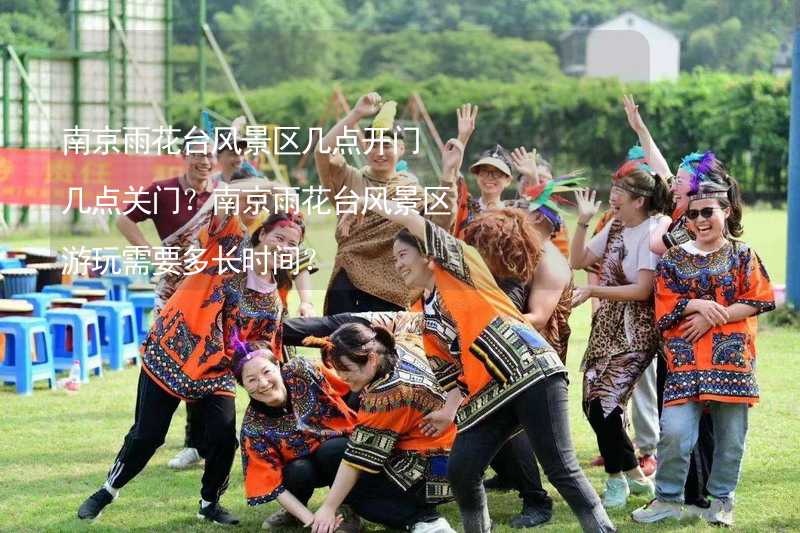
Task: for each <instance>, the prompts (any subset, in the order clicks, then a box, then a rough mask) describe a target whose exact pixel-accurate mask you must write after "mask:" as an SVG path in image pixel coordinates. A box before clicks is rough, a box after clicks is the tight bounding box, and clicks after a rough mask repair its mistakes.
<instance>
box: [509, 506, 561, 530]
mask: <svg viewBox="0 0 800 533" xmlns="http://www.w3.org/2000/svg"><path fill="white" fill-rule="evenodd" d="M551 518H553V511H552V510H550V509H543V508H541V507H528V506H527V505H526V506H523V507H522V512H521V513H520V514H518V515H516V516H515V517H513V518H512V519H511V521H510V522H509V523H508V525H509V526H511V527H513V528H514V529H524V528H529V527H536V526H541V525H542V524H546V523H547V522H549V521H550V519H551Z"/></svg>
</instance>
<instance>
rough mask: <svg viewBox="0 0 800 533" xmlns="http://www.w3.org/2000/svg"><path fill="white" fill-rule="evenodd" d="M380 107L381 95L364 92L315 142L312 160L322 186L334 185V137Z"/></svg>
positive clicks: (340, 134)
mask: <svg viewBox="0 0 800 533" xmlns="http://www.w3.org/2000/svg"><path fill="white" fill-rule="evenodd" d="M380 107H381V96H380V95H379V94H378V93H374V92H373V93H369V94H365V95H364V96H362V97H361V98H359V99H358V102H357V103H356V105H355V107H353V109H352V110H351V111H350V112H349V113H348V114H347V115H345V117H344V118H343V119H342V120H340V121H339V122H337V123H336V125H334V126H333V127H332V128H331V129H330V130H329V131H328V133H326V134H325V136H324V137H323V138H322V139H320V141H319V143H317V149H316V150H314V162H315V163H316V165H317V173H318V174H319V179H320V182H321V184H322V186H323V187H327V188H333V187H334V186H335V184H334V183H333V182H332V180H331V179H330V177H331V157H333V149H334V148H335V147H336V138H337V137H341V136H342V135H343V134H344V131H345V129H346V128H347V129H353V128H355V127H356V126H358V122H359V121H360V120H361V119H363V118H365V117H371V116H372V115H374V114H375V113H377V112H378V110H379V109H380ZM335 192H337V191H335Z"/></svg>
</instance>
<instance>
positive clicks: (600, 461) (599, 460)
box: [589, 455, 606, 466]
mask: <svg viewBox="0 0 800 533" xmlns="http://www.w3.org/2000/svg"><path fill="white" fill-rule="evenodd" d="M605 464H606V461H605V459H603V456H602V455H598V456H597V457H595V458H594V459H592V460H591V461H590V462H589V466H605Z"/></svg>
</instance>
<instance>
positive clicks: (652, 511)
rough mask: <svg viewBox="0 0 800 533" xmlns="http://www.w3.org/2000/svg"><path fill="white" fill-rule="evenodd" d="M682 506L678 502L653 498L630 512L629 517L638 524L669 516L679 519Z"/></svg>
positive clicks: (650, 522)
mask: <svg viewBox="0 0 800 533" xmlns="http://www.w3.org/2000/svg"><path fill="white" fill-rule="evenodd" d="M682 507H683V506H682V505H681V504H679V503H674V502H662V501H659V500H653V501H651V502H650V503H648V504H647V505H645V506H643V507H639V508H638V509H636V510H635V511H634V512H632V513H631V518H633V521H634V522H639V523H640V524H652V523H654V522H660V521H662V520H667V519H669V518H674V519H676V520H680V519H681V517H682V516H683V510H682Z"/></svg>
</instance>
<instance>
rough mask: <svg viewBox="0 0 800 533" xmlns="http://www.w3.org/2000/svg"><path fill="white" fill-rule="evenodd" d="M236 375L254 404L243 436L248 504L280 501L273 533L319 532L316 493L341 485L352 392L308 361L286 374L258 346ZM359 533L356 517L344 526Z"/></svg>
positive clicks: (248, 348) (295, 361) (241, 358)
mask: <svg viewBox="0 0 800 533" xmlns="http://www.w3.org/2000/svg"><path fill="white" fill-rule="evenodd" d="M233 373H234V375H235V376H236V380H237V381H238V382H239V384H240V385H241V386H242V387H244V389H245V390H246V391H247V394H248V395H249V396H250V405H248V406H247V410H246V411H245V413H244V419H243V420H242V429H241V440H242V468H243V470H244V490H245V496H246V497H247V503H248V504H249V505H253V506H254V505H260V504H263V503H268V502H270V501H272V500H278V503H280V505H281V507H282V508H283V509H282V510H281V511H278V512H277V513H275V514H273V515H272V516H270V517H268V518H267V519H266V520H265V521H264V524H263V527H264V528H265V529H270V528H272V529H274V528H280V527H298V526H309V525H311V523H312V522H313V520H314V513H313V512H311V511H310V510H309V509H308V507H307V506H308V501H309V499H311V496H312V495H313V493H314V489H316V488H319V487H326V486H330V485H331V484H332V483H333V479H334V476H335V474H336V469H337V467H338V466H339V461H340V460H341V457H342V454H343V453H344V449H345V446H346V445H347V437H348V435H349V434H350V432H351V431H352V429H353V424H354V423H355V419H356V416H355V413H354V412H353V411H352V410H351V409H350V408H349V407H348V406H347V404H346V403H345V398H346V396H347V395H348V394H349V392H350V390H349V388H348V387H347V385H346V384H345V383H344V382H342V380H341V379H339V378H338V377H337V376H336V374H335V373H334V372H332V371H330V370H328V369H327V368H325V367H324V366H322V365H315V364H312V363H310V362H309V361H307V360H305V359H303V358H302V357H295V358H292V359H290V360H289V361H288V362H286V363H284V364H283V365H281V366H278V364H277V362H276V360H275V357H274V355H273V353H272V352H271V351H270V350H269V349H268V348H267V347H266V346H260V345H258V344H257V343H243V344H241V345H240V348H239V350H238V354H237V358H236V360H235V361H234V365H233ZM351 530H352V531H356V530H358V519H357V518H355V517H350V518H349V519H348V521H347V522H345V523H343V524H341V525H340V531H351Z"/></svg>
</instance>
